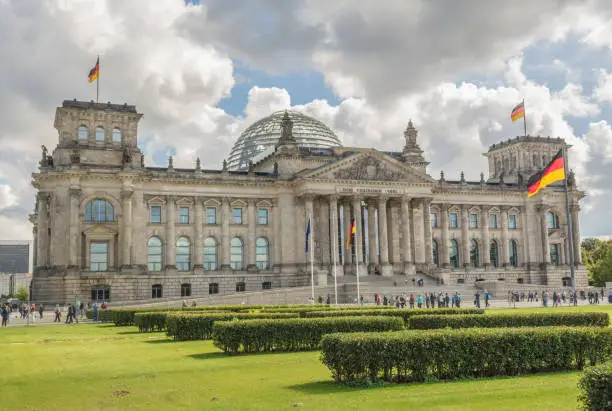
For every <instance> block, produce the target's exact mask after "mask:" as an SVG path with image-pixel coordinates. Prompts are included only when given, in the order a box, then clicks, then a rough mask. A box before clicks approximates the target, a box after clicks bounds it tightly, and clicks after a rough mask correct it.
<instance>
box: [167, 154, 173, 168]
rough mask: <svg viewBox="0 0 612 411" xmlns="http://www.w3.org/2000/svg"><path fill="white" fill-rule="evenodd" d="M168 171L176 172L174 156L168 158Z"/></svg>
mask: <svg viewBox="0 0 612 411" xmlns="http://www.w3.org/2000/svg"><path fill="white" fill-rule="evenodd" d="M168 170H174V159H173V158H172V156H169V157H168Z"/></svg>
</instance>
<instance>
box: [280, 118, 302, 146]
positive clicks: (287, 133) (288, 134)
mask: <svg viewBox="0 0 612 411" xmlns="http://www.w3.org/2000/svg"><path fill="white" fill-rule="evenodd" d="M296 143H297V141H296V139H295V137H294V136H293V121H291V119H290V118H289V113H288V112H287V110H285V114H284V115H283V119H282V120H281V136H280V138H279V139H278V143H276V147H278V146H282V145H285V144H296Z"/></svg>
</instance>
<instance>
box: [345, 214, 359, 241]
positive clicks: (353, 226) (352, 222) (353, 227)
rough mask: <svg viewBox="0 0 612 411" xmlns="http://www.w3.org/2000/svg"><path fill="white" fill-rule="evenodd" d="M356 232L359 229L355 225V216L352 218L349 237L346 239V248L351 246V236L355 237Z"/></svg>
mask: <svg viewBox="0 0 612 411" xmlns="http://www.w3.org/2000/svg"><path fill="white" fill-rule="evenodd" d="M356 232H357V229H356V227H355V219H354V218H353V219H352V220H351V227H350V229H349V232H348V238H347V239H346V248H351V238H353V236H354V235H355V233H356Z"/></svg>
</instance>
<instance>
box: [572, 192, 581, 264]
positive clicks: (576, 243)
mask: <svg viewBox="0 0 612 411" xmlns="http://www.w3.org/2000/svg"><path fill="white" fill-rule="evenodd" d="M570 213H571V215H572V241H573V243H572V245H573V247H574V264H576V265H579V264H582V251H581V248H580V205H578V204H573V205H572V206H571V208H570Z"/></svg>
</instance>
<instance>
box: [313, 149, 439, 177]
mask: <svg viewBox="0 0 612 411" xmlns="http://www.w3.org/2000/svg"><path fill="white" fill-rule="evenodd" d="M302 177H303V178H307V179H325V180H352V181H386V182H393V181H398V182H408V183H432V182H434V180H433V179H432V178H431V177H429V176H428V175H426V174H422V173H421V172H419V171H417V170H415V169H413V168H412V167H410V166H408V165H406V164H404V163H402V162H401V161H398V160H396V159H394V158H392V157H390V156H389V155H386V154H384V153H381V152H379V151H377V150H374V149H372V150H368V151H364V152H360V153H356V154H353V155H351V156H349V157H346V158H343V159H341V160H339V161H336V162H333V163H331V164H327V165H325V166H322V167H320V168H318V169H315V170H312V171H310V172H307V173H305V174H304V175H302Z"/></svg>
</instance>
